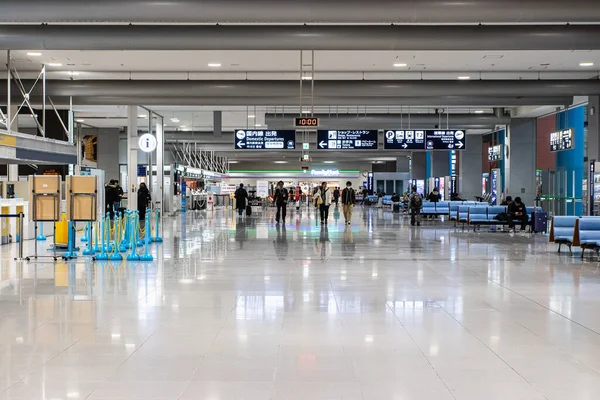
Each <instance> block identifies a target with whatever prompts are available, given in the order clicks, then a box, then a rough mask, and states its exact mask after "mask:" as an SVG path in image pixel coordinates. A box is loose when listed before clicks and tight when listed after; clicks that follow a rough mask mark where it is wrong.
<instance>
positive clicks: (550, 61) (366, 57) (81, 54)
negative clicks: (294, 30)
mask: <svg viewBox="0 0 600 400" xmlns="http://www.w3.org/2000/svg"><path fill="white" fill-rule="evenodd" d="M30 51H36V50H35V49H32V50H30ZM27 52H28V51H13V52H12V58H13V62H14V63H15V66H16V68H17V69H18V70H19V71H35V70H38V69H39V68H40V67H41V64H42V63H45V64H49V63H61V64H62V66H61V67H48V74H49V75H48V77H49V78H51V79H71V78H73V79H90V78H93V79H156V78H160V79H298V76H299V71H300V52H299V51H72V50H69V51H60V50H51V51H50V50H48V51H47V50H40V51H39V52H41V53H42V55H41V56H39V57H32V56H28V55H27ZM310 55H311V52H308V51H305V52H304V58H303V64H305V67H304V70H305V71H310V70H311V68H312V66H311V64H312V63H311V56H310ZM0 61H2V64H3V65H4V64H5V63H6V54H5V53H2V54H0ZM580 62H593V63H595V66H594V67H588V68H583V67H580V66H579V63H580ZM209 63H219V64H221V67H219V68H211V67H209V66H208V64H209ZM395 63H396V64H398V63H400V64H402V63H405V64H407V66H406V67H394V64H395ZM314 68H315V71H316V74H315V78H316V79H362V73H363V72H364V73H367V74H368V75H367V76H366V78H367V79H386V78H390V77H391V78H392V79H393V78H396V79H421V73H424V75H423V78H424V79H448V78H450V79H452V78H454V79H455V78H456V75H457V74H463V73H467V72H469V73H473V74H474V76H473V77H474V78H475V77H479V76H478V75H477V74H476V73H479V72H481V73H482V78H484V79H485V78H488V77H500V78H501V79H502V78H503V79H519V78H523V79H537V78H538V76H539V73H542V78H549V79H551V78H552V77H553V76H554V75H553V74H552V73H555V72H563V73H564V72H571V73H572V74H571V76H573V77H588V76H594V75H597V74H598V69H600V51H563V50H560V51H500V52H499V51H417V52H403V51H316V52H315V62H314ZM69 71H76V72H78V73H79V75H76V76H72V75H70V74H69ZM436 72H438V73H441V74H435V73H436ZM446 73H450V74H446ZM491 73H500V75H490V74H491ZM247 74H248V75H247ZM378 74H379V75H378ZM486 74H487V75H486ZM563 77H564V76H563Z"/></svg>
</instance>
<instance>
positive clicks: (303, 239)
mask: <svg viewBox="0 0 600 400" xmlns="http://www.w3.org/2000/svg"><path fill="white" fill-rule="evenodd" d="M272 219H273V214H272V212H271V211H268V212H267V213H266V215H264V216H263V215H262V214H260V213H257V214H254V215H253V216H252V217H250V218H243V219H241V220H237V219H236V217H234V216H233V215H232V214H231V212H229V213H227V212H222V211H221V212H215V213H209V214H206V213H203V212H198V213H188V214H187V215H185V216H178V217H174V218H168V219H166V220H165V221H164V235H163V236H164V239H165V242H164V244H163V245H162V246H158V247H157V246H153V248H152V251H153V252H154V255H155V259H156V260H157V261H154V262H152V263H149V264H143V263H133V264H132V263H127V262H124V263H117V264H113V263H110V262H105V263H96V264H92V263H91V262H90V261H89V260H86V259H85V258H84V257H81V256H80V258H79V259H78V260H77V261H73V262H69V263H56V264H54V263H53V262H50V261H48V259H46V260H44V261H40V262H38V263H24V264H23V265H21V263H16V262H14V261H12V257H14V252H15V249H14V248H13V247H12V246H4V247H1V248H0V252H1V253H0V258H1V267H0V285H1V287H0V352H1V357H0V399H28V400H31V399H90V400H92V399H93V400H99V399H110V400H115V399H127V400H132V399H144V400H148V399H165V400H166V399H170V400H176V399H179V400H183V399H194V400H195V399H207V400H208V399H210V400H219V399H227V400H229V399H251V400H260V399H311V400H313V399H373V400H385V399H403V400H406V399H419V400H423V399H435V400H438V399H474V400H481V399H486V400H488V399H502V400H516V399H527V400H531V399H557V400H558V399H560V400H564V399H577V400H580V399H593V398H594V399H595V398H597V394H598V393H600V355H599V354H600V353H599V352H598V348H599V346H600V312H598V310H599V309H600V274H599V271H598V263H597V262H596V261H586V262H583V263H582V262H581V261H580V259H579V257H569V256H565V255H563V256H558V255H557V254H556V253H555V246H553V245H548V244H547V238H545V237H542V236H537V237H531V238H530V237H523V236H519V235H516V236H514V237H511V236H510V235H508V234H507V233H501V232H483V233H464V232H461V231H460V230H456V229H454V228H453V226H452V225H451V224H449V223H446V224H444V225H442V224H441V223H439V222H426V223H424V226H422V227H421V228H411V227H410V226H408V224H407V221H406V220H405V219H403V217H401V216H398V215H394V214H392V213H390V212H388V211H386V212H384V211H382V210H376V209H366V210H364V211H363V209H362V208H360V207H357V209H356V210H355V216H354V221H353V224H352V225H351V226H346V225H344V224H343V221H341V220H340V216H339V212H338V211H337V210H335V212H332V213H331V217H330V220H329V224H328V225H327V226H326V227H321V226H320V225H319V224H318V223H317V221H316V219H315V215H314V211H313V210H310V211H307V210H304V211H303V212H302V213H296V212H295V211H294V212H293V213H292V215H290V216H289V217H288V224H287V226H277V225H275V224H274V223H273V220H272ZM28 246H32V244H31V243H29V244H28ZM32 250H33V249H31V248H28V249H27V251H26V253H31V251H32ZM40 251H45V250H40Z"/></svg>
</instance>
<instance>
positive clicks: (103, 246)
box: [96, 213, 110, 261]
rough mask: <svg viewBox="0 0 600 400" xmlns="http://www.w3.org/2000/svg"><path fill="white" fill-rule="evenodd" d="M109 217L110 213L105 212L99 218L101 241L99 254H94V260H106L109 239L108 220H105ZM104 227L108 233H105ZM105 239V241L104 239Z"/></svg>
mask: <svg viewBox="0 0 600 400" xmlns="http://www.w3.org/2000/svg"><path fill="white" fill-rule="evenodd" d="M108 218H110V214H109V213H106V217H102V219H101V220H100V231H101V232H100V236H101V240H102V243H101V244H100V254H98V255H97V256H96V260H99V261H106V260H108V254H107V248H108V243H109V241H110V220H109V223H108V224H106V220H107V219H108ZM106 228H108V234H107V233H106ZM105 239H106V241H105Z"/></svg>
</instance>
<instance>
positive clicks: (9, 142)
mask: <svg viewBox="0 0 600 400" xmlns="http://www.w3.org/2000/svg"><path fill="white" fill-rule="evenodd" d="M0 145H2V146H10V147H17V137H16V136H10V135H2V134H0Z"/></svg>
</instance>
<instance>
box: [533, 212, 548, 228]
mask: <svg viewBox="0 0 600 400" xmlns="http://www.w3.org/2000/svg"><path fill="white" fill-rule="evenodd" d="M547 228H548V214H546V213H545V212H543V211H537V212H535V213H533V232H535V233H538V232H541V233H545V232H546V230H547Z"/></svg>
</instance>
